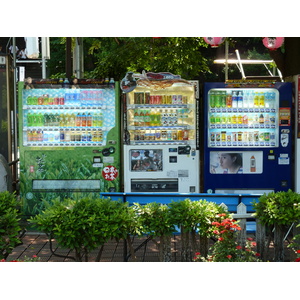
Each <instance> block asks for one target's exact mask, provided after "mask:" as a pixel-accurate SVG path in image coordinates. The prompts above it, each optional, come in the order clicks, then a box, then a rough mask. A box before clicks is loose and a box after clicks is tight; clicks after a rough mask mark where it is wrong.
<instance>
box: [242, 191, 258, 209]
mask: <svg viewBox="0 0 300 300" xmlns="http://www.w3.org/2000/svg"><path fill="white" fill-rule="evenodd" d="M259 197H260V196H254V195H253V196H242V197H241V202H242V203H244V204H245V205H246V207H247V213H252V212H254V208H253V206H252V204H251V203H252V202H254V201H258V199H259Z"/></svg>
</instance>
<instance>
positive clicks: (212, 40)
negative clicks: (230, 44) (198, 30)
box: [204, 37, 226, 48]
mask: <svg viewBox="0 0 300 300" xmlns="http://www.w3.org/2000/svg"><path fill="white" fill-rule="evenodd" d="M225 39H226V37H204V41H205V42H206V43H207V44H209V45H210V46H211V47H212V48H218V47H219V45H220V44H222V43H223V42H224V41H225Z"/></svg>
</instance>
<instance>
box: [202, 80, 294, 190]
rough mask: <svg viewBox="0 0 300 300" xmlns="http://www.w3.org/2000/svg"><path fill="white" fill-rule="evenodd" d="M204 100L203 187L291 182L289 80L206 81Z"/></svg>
mask: <svg viewBox="0 0 300 300" xmlns="http://www.w3.org/2000/svg"><path fill="white" fill-rule="evenodd" d="M204 104H205V116H204V118H205V124H206V127H205V129H204V131H205V132H204V141H205V152H204V192H207V193H258V194H263V193H268V192H271V191H286V190H288V189H290V188H292V187H293V180H292V163H293V162H292V144H293V135H292V126H291V109H292V85H291V83H289V82H287V83H283V82H268V81H258V82H257V81H256V82H255V81H252V82H251V81H249V82H243V81H229V82H227V83H226V84H225V83H206V84H205V85H204Z"/></svg>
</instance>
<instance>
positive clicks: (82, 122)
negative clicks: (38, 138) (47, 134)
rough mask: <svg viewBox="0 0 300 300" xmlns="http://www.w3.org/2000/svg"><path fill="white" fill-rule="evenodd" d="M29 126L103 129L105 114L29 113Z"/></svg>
mask: <svg viewBox="0 0 300 300" xmlns="http://www.w3.org/2000/svg"><path fill="white" fill-rule="evenodd" d="M27 126H33V127H34V126H60V127H102V126H103V114H102V113H90V112H82V113H81V112H80V113H79V112H78V113H77V114H75V113H60V114H59V113H58V112H57V113H41V112H28V114H27Z"/></svg>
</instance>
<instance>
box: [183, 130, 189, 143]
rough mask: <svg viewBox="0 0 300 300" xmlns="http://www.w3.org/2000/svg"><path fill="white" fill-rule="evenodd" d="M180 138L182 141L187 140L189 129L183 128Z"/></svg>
mask: <svg viewBox="0 0 300 300" xmlns="http://www.w3.org/2000/svg"><path fill="white" fill-rule="evenodd" d="M182 139H183V140H184V141H187V140H188V139H189V131H188V130H183V137H182Z"/></svg>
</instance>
